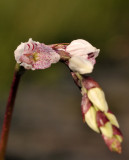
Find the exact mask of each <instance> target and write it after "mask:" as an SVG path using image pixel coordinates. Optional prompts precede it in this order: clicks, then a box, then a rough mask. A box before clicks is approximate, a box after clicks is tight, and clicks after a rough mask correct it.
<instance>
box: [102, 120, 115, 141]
mask: <svg viewBox="0 0 129 160" xmlns="http://www.w3.org/2000/svg"><path fill="white" fill-rule="evenodd" d="M100 130H101V132H102V135H104V136H106V137H110V138H111V137H112V136H113V129H112V125H111V123H110V122H107V123H105V125H104V126H102V127H100Z"/></svg>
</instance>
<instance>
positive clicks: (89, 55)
mask: <svg viewBox="0 0 129 160" xmlns="http://www.w3.org/2000/svg"><path fill="white" fill-rule="evenodd" d="M99 51H100V50H99V49H96V48H95V47H93V46H92V45H91V44H90V43H89V42H87V41H85V40H82V39H78V40H74V41H72V42H71V43H70V44H69V45H68V46H67V47H66V52H68V53H70V56H71V58H70V60H69V68H70V69H71V70H72V71H76V72H79V73H80V74H86V73H91V72H92V70H93V67H94V64H95V62H96V61H95V58H96V57H97V56H98V54H99Z"/></svg>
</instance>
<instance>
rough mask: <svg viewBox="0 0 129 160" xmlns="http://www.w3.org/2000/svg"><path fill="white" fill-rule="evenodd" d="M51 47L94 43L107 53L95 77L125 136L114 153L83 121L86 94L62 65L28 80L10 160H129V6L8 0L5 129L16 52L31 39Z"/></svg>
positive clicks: (2, 75)
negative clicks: (74, 42) (79, 41)
mask: <svg viewBox="0 0 129 160" xmlns="http://www.w3.org/2000/svg"><path fill="white" fill-rule="evenodd" d="M30 37H31V38H33V40H35V41H39V42H43V43H45V44H52V43H58V42H59V43H61V42H71V41H72V40H74V39H78V38H81V39H86V40H87V41H89V42H90V43H91V44H92V45H94V46H95V47H97V48H100V49H101V52H100V55H99V57H98V58H97V63H96V65H95V69H94V72H93V73H92V74H91V76H92V77H93V78H94V79H95V80H96V81H98V82H99V84H100V85H101V87H102V88H103V90H104V91H105V94H106V99H107V101H108V104H109V107H110V109H111V110H112V111H113V112H115V115H116V116H117V119H118V120H119V123H120V126H121V130H122V132H123V134H124V142H123V145H122V146H123V153H122V154H121V155H117V154H116V153H111V152H110V151H109V150H108V149H107V147H106V145H105V144H104V142H103V140H102V138H101V136H100V135H99V134H96V133H94V132H93V131H92V130H91V129H89V128H88V127H87V125H86V124H84V123H83V122H82V117H81V111H80V101H81V95H80V92H79V90H78V88H77V87H76V86H75V85H74V83H73V80H72V78H71V76H70V73H69V71H68V69H67V68H66V67H65V66H64V65H63V64H61V63H59V64H56V65H52V67H51V68H48V69H46V70H41V71H27V72H26V73H25V75H24V76H23V77H22V80H21V83H20V86H19V91H18V95H17V99H16V103H15V110H14V114H13V120H12V125H11V131H10V136H9V143H8V149H7V160H35V159H37V160H43V159H45V160H60V159H62V160H66V159H67V160H80V159H81V160H84V159H87V160H94V159H96V160H100V159H104V160H109V159H112V160H122V159H123V160H128V158H129V153H128V146H129V136H128V135H129V127H128V126H129V125H128V122H129V100H128V99H129V98H128V95H129V69H128V68H129V1H128V0H106V1H103V0H65V1H64V0H11V1H10V0H4V1H2V0H1V1H0V52H1V53H0V55H1V58H0V129H1V126H2V122H3V116H4V111H5V106H6V100H7V98H8V92H9V89H10V85H11V81H12V78H13V70H14V66H15V60H14V50H15V49H16V47H17V46H18V45H19V44H20V43H21V42H26V41H28V39H29V38H30Z"/></svg>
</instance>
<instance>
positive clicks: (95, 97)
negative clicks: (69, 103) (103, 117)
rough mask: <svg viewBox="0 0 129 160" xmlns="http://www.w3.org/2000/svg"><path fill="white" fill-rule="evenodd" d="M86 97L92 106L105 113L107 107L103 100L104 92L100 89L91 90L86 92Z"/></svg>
mask: <svg viewBox="0 0 129 160" xmlns="http://www.w3.org/2000/svg"><path fill="white" fill-rule="evenodd" d="M88 97H89V99H90V101H91V102H92V103H93V105H94V106H96V107H97V108H98V109H100V110H101V111H104V112H107V110H108V105H107V102H106V100H105V95H104V92H103V91H102V90H101V89H100V88H97V87H96V88H91V89H90V90H89V91H88Z"/></svg>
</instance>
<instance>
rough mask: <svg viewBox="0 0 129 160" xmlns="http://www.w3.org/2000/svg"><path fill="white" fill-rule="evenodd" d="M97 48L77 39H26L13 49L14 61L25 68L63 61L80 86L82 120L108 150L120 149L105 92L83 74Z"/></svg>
mask: <svg viewBox="0 0 129 160" xmlns="http://www.w3.org/2000/svg"><path fill="white" fill-rule="evenodd" d="M99 51H100V50H99V49H96V48H95V47H93V46H92V45H91V44H90V43H89V42H87V41H85V40H82V39H78V40H74V41H72V42H71V43H70V44H69V43H60V44H52V45H45V44H43V43H39V42H35V41H33V40H32V39H29V41H28V42H25V43H21V44H20V45H19V46H18V47H17V49H16V50H15V59H16V61H17V63H19V64H20V65H21V66H23V67H24V68H25V69H32V70H35V69H45V68H48V67H50V66H51V64H52V63H57V62H58V61H63V62H64V63H65V64H67V66H68V67H69V69H70V70H71V73H72V77H73V79H74V81H75V83H76V84H77V86H78V87H79V88H80V90H81V94H82V102H81V110H82V115H83V120H84V121H85V122H86V123H87V124H88V126H89V127H90V128H92V129H93V130H94V131H96V132H98V133H101V135H102V137H103V139H104V141H105V143H106V144H107V146H108V147H109V149H110V150H111V151H116V152H118V153H121V142H122V140H123V137H122V134H121V132H120V130H119V124H118V122H117V120H116V117H115V116H114V114H113V113H112V112H111V111H110V110H109V109H108V104H107V102H106V100H105V95H104V92H103V91H102V89H101V88H100V86H99V85H98V83H97V82H95V81H94V80H93V79H91V78H89V77H85V76H84V74H87V73H91V72H92V70H93V68H94V64H95V63H96V60H95V58H96V57H97V56H98V54H99Z"/></svg>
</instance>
